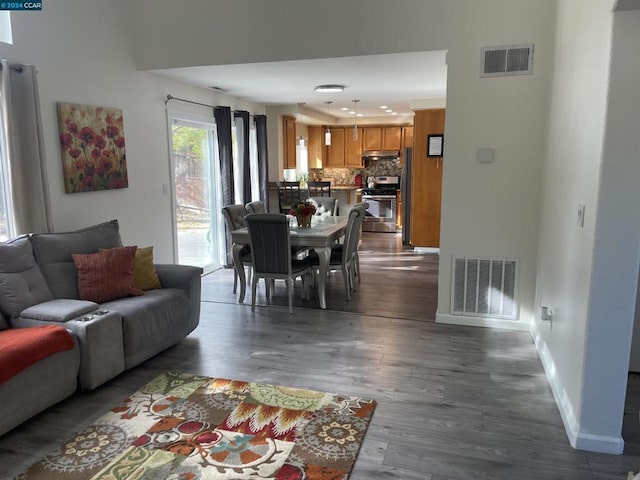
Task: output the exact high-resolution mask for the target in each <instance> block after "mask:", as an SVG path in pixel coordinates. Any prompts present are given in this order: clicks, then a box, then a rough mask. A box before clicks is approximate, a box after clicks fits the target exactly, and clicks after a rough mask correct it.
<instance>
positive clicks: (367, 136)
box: [362, 127, 382, 150]
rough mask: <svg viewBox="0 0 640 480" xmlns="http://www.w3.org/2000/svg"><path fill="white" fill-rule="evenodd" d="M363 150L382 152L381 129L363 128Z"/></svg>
mask: <svg viewBox="0 0 640 480" xmlns="http://www.w3.org/2000/svg"><path fill="white" fill-rule="evenodd" d="M362 149H363V150H382V127H365V128H364V135H363V140H362Z"/></svg>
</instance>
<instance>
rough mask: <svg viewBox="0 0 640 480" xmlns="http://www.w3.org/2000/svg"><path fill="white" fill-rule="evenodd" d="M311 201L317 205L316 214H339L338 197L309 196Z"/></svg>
mask: <svg viewBox="0 0 640 480" xmlns="http://www.w3.org/2000/svg"><path fill="white" fill-rule="evenodd" d="M309 202H311V203H313V204H314V205H315V206H316V215H331V216H333V217H335V216H336V215H337V214H338V199H337V198H336V197H309Z"/></svg>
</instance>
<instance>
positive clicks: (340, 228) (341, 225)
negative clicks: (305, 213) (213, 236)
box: [230, 215, 348, 309]
mask: <svg viewBox="0 0 640 480" xmlns="http://www.w3.org/2000/svg"><path fill="white" fill-rule="evenodd" d="M287 218H288V219H289V232H290V239H291V246H292V247H301V248H313V249H314V250H315V252H316V253H317V254H318V259H319V267H318V271H319V272H318V273H319V275H318V277H319V278H318V299H319V301H320V308H322V309H326V308H327V301H326V295H325V291H326V280H327V273H328V271H329V260H330V258H331V245H333V244H335V243H336V242H337V241H338V240H339V239H340V238H341V237H343V236H344V234H345V231H346V228H347V220H348V217H342V216H332V215H314V216H313V218H312V220H311V226H310V227H299V226H298V225H297V223H296V219H295V217H291V216H287ZM230 234H231V241H232V242H233V247H232V252H233V265H234V268H235V269H236V272H238V278H239V280H240V295H239V297H238V303H242V302H244V297H245V294H246V291H247V282H246V276H245V272H244V265H243V262H242V255H241V250H242V248H243V247H244V246H245V245H249V231H248V230H247V228H239V229H237V230H233V231H231V232H230Z"/></svg>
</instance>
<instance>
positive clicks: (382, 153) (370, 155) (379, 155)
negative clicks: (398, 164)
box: [362, 150, 400, 160]
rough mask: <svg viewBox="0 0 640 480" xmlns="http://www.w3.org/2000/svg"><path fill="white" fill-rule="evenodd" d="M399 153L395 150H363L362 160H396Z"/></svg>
mask: <svg viewBox="0 0 640 480" xmlns="http://www.w3.org/2000/svg"><path fill="white" fill-rule="evenodd" d="M399 156H400V152H399V151H397V150H365V151H364V152H362V158H364V159H365V160H389V159H397V158H398V157H399Z"/></svg>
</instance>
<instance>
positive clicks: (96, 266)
mask: <svg viewBox="0 0 640 480" xmlns="http://www.w3.org/2000/svg"><path fill="white" fill-rule="evenodd" d="M136 250H137V247H119V248H112V249H109V250H105V251H104V252H98V253H90V254H73V255H71V257H72V258H73V263H74V264H75V265H76V268H77V269H78V292H79V293H80V298H81V299H82V300H90V301H92V302H97V303H103V302H107V301H109V300H115V299H116V298H122V297H126V296H128V295H144V292H143V291H142V290H140V289H138V288H136V287H135V286H134V284H133V265H134V259H135V256H136Z"/></svg>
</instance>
